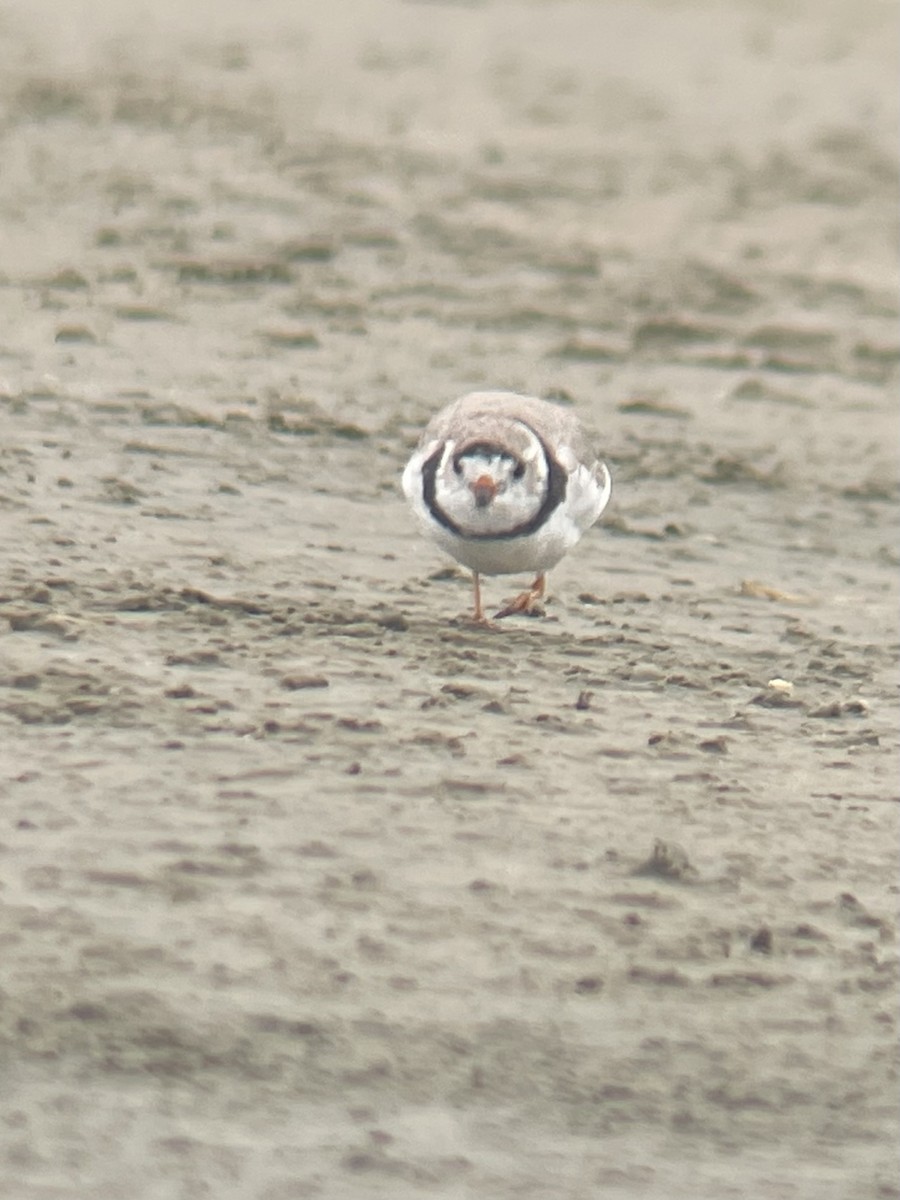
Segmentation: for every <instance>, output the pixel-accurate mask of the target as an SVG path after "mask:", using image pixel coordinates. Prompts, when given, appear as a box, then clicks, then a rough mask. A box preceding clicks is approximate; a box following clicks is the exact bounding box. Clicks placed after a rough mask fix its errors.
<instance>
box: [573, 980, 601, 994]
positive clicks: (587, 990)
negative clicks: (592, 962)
mask: <svg viewBox="0 0 900 1200" xmlns="http://www.w3.org/2000/svg"><path fill="white" fill-rule="evenodd" d="M602 987H603V980H602V979H600V978H599V977H598V976H596V975H585V976H584V978H583V979H576V980H575V991H576V992H578V994H579V995H580V996H589V995H591V994H592V993H596V992H599V991H600V990H601V988H602Z"/></svg>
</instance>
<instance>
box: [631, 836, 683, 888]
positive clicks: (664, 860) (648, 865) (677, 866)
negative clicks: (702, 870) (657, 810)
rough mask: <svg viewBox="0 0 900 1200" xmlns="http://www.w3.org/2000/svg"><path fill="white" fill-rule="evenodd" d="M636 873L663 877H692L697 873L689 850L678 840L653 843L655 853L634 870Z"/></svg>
mask: <svg viewBox="0 0 900 1200" xmlns="http://www.w3.org/2000/svg"><path fill="white" fill-rule="evenodd" d="M634 874H635V875H658V876H659V877H660V878H662V879H692V878H695V877H696V875H697V869H696V867H694V866H693V865H692V863H691V861H690V859H689V858H688V856H687V852H686V851H685V850H683V849H682V848H681V846H679V845H678V843H677V842H663V841H660V840H659V839H657V840H656V841H655V842H654V843H653V853H652V854H651V855H650V857H649V858H648V859H647V861H646V862H645V863H642V864H641V866H639V867H638V868H637V870H636V871H634Z"/></svg>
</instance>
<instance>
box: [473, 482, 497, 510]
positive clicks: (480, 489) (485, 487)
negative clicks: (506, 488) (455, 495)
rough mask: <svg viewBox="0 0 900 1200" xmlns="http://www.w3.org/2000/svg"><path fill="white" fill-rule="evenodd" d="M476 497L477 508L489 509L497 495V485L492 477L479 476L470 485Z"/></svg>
mask: <svg viewBox="0 0 900 1200" xmlns="http://www.w3.org/2000/svg"><path fill="white" fill-rule="evenodd" d="M469 486H470V487H471V489H472V495H473V496H474V497H475V507H476V508H487V506H488V505H489V504H490V503H491V501H492V500H493V499H494V497H495V496H496V495H497V484H496V482H495V481H494V480H493V479H491V477H490V475H479V476H478V478H477V479H476V480H475V482H474V483H473V484H470V485H469Z"/></svg>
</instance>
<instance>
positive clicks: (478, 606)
mask: <svg viewBox="0 0 900 1200" xmlns="http://www.w3.org/2000/svg"><path fill="white" fill-rule="evenodd" d="M472 583H473V585H474V588H475V613H474V620H475V621H476V622H477V623H478V624H479V625H483V624H484V621H485V616H484V605H483V604H482V603H481V576H480V575H479V574H478V572H477V571H473V572H472Z"/></svg>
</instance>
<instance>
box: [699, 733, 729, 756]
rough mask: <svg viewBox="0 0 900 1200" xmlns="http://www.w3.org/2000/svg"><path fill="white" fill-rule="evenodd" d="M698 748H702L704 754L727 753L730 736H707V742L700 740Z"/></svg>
mask: <svg viewBox="0 0 900 1200" xmlns="http://www.w3.org/2000/svg"><path fill="white" fill-rule="evenodd" d="M697 748H698V750H702V751H703V753H704V754H727V753H728V738H726V737H717V738H707V740H706V741H705V742H698V743H697Z"/></svg>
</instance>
